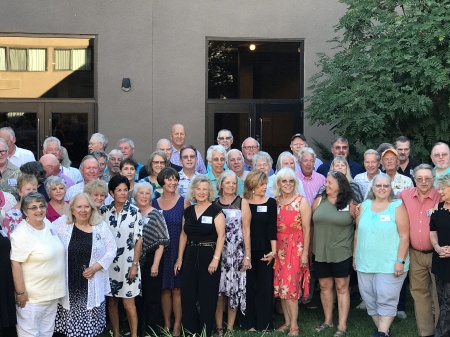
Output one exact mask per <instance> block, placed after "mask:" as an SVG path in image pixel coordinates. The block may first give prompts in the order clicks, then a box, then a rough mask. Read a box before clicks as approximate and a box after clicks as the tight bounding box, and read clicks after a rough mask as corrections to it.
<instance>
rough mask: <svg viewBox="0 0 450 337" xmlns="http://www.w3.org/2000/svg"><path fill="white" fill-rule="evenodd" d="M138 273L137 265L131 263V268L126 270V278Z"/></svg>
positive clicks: (132, 277)
mask: <svg viewBox="0 0 450 337" xmlns="http://www.w3.org/2000/svg"><path fill="white" fill-rule="evenodd" d="M137 273H138V266H137V265H135V264H133V265H131V268H130V269H129V270H128V279H129V280H132V279H134V278H135V277H136V275H137Z"/></svg>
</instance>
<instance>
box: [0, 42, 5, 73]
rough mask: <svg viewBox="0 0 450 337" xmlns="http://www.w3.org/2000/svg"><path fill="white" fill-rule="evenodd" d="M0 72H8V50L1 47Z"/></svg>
mask: <svg viewBox="0 0 450 337" xmlns="http://www.w3.org/2000/svg"><path fill="white" fill-rule="evenodd" d="M0 71H6V48H5V47H0Z"/></svg>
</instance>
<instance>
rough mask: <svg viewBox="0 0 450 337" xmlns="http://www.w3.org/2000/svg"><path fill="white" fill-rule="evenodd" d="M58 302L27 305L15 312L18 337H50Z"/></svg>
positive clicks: (17, 308)
mask: <svg viewBox="0 0 450 337" xmlns="http://www.w3.org/2000/svg"><path fill="white" fill-rule="evenodd" d="M57 308H58V300H57V299H56V300H52V301H47V302H42V303H27V304H26V305H25V307H24V308H19V307H16V310H17V336H18V337H52V336H53V330H54V328H55V318H56V310H57Z"/></svg>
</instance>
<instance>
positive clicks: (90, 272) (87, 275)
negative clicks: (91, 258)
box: [83, 266, 98, 280]
mask: <svg viewBox="0 0 450 337" xmlns="http://www.w3.org/2000/svg"><path fill="white" fill-rule="evenodd" d="M97 271H98V270H97V268H95V266H90V267H89V268H86V269H85V270H84V272H83V276H84V277H85V278H86V279H87V280H90V279H91V278H92V277H94V274H95V273H96V272H97Z"/></svg>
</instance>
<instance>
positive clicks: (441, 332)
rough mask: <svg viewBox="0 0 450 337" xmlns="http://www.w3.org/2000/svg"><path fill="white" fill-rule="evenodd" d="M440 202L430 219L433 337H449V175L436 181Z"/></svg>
mask: <svg viewBox="0 0 450 337" xmlns="http://www.w3.org/2000/svg"><path fill="white" fill-rule="evenodd" d="M436 184H437V186H438V190H439V193H440V194H441V197H442V202H440V203H439V204H437V205H436V206H437V210H436V211H435V212H434V213H433V214H432V215H431V219H430V240H431V244H432V245H433V248H434V252H433V262H432V265H431V272H432V273H433V274H434V277H435V278H436V290H437V297H438V302H439V320H438V322H437V326H436V332H435V334H434V336H435V337H444V336H450V227H449V223H450V174H444V175H442V176H440V177H439V178H438V179H436Z"/></svg>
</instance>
